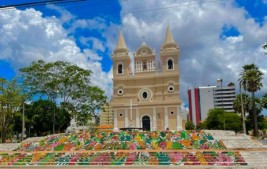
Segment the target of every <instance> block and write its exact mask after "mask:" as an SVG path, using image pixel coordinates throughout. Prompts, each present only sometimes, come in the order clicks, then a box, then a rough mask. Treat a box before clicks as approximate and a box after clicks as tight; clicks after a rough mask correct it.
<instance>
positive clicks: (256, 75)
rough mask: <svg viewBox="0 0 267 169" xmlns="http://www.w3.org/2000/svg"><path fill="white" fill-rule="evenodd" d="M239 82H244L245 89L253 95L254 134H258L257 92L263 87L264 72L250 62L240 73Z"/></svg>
mask: <svg viewBox="0 0 267 169" xmlns="http://www.w3.org/2000/svg"><path fill="white" fill-rule="evenodd" d="M240 75H241V77H240V79H239V82H240V83H241V84H242V86H243V88H244V90H245V91H248V92H251V96H252V110H253V125H254V135H255V136H258V122H257V113H256V106H255V92H257V91H258V90H260V89H261V87H262V83H261V80H262V78H263V73H262V72H261V71H260V70H259V68H258V67H257V66H256V65H255V64H248V65H244V66H243V71H242V72H241V73H240Z"/></svg>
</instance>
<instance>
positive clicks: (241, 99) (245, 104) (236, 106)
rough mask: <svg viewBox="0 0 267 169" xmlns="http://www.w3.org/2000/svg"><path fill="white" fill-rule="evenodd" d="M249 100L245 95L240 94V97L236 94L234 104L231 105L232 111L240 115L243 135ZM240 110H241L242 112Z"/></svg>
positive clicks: (245, 130)
mask: <svg viewBox="0 0 267 169" xmlns="http://www.w3.org/2000/svg"><path fill="white" fill-rule="evenodd" d="M240 88H241V86H240ZM240 90H241V89H240ZM249 100H250V98H249V96H248V95H247V94H245V93H242V95H241V94H238V95H237V96H236V99H235V100H234V103H233V109H234V110H235V112H236V113H239V114H241V117H242V126H243V132H244V133H245V134H246V133H247V129H246V112H249ZM242 104H243V105H242ZM242 106H243V107H242ZM242 108H243V111H244V112H242ZM242 113H243V114H242ZM243 118H244V119H243Z"/></svg>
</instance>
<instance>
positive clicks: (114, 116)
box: [113, 110, 119, 132]
mask: <svg viewBox="0 0 267 169" xmlns="http://www.w3.org/2000/svg"><path fill="white" fill-rule="evenodd" d="M113 113H114V114H113V118H114V129H113V131H115V132H117V131H119V129H118V120H117V110H114V111H113Z"/></svg>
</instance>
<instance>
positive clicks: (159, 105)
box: [110, 27, 183, 131]
mask: <svg viewBox="0 0 267 169" xmlns="http://www.w3.org/2000/svg"><path fill="white" fill-rule="evenodd" d="M112 60H113V96H112V99H111V102H110V106H111V107H112V111H113V113H114V117H113V119H114V131H118V130H119V129H120V128H143V129H144V130H151V131H156V130H166V129H170V130H181V129H183V127H182V126H183V124H182V123H183V120H182V117H183V116H182V113H181V100H180V93H179V88H180V85H179V64H178V61H179V48H178V45H177V44H176V42H175V41H174V39H173V36H172V33H171V31H170V28H169V27H167V31H166V36H165V41H164V42H163V44H162V47H161V50H160V54H159V57H158V58H157V56H156V53H155V51H154V50H152V49H151V48H150V47H149V46H148V45H146V44H145V43H143V44H142V45H141V46H140V47H139V49H137V51H136V52H135V53H134V59H133V60H134V63H133V65H134V66H133V67H134V68H133V69H132V68H131V59H130V56H129V50H128V49H127V46H126V43H125V40H124V37H123V34H122V33H121V32H120V34H119V39H118V43H117V47H116V48H115V50H114V51H113V54H112Z"/></svg>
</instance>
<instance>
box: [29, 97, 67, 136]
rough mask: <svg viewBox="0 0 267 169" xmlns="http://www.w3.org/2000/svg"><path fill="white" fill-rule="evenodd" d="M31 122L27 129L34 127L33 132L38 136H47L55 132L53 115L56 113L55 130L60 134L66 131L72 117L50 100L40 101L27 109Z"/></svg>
mask: <svg viewBox="0 0 267 169" xmlns="http://www.w3.org/2000/svg"><path fill="white" fill-rule="evenodd" d="M26 110H27V111H26V113H25V115H26V116H27V118H28V120H29V122H28V124H27V126H28V127H27V128H30V126H32V130H33V131H32V132H35V133H37V135H47V134H49V133H52V130H53V115H54V112H55V129H56V131H58V132H62V131H64V130H65V129H66V128H67V127H68V126H69V125H70V120H71V116H70V114H69V113H68V111H67V110H65V109H64V108H62V107H60V106H59V107H58V106H56V105H55V103H54V102H52V101H49V100H38V101H35V102H33V103H31V104H30V105H28V106H27V107H26Z"/></svg>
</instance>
